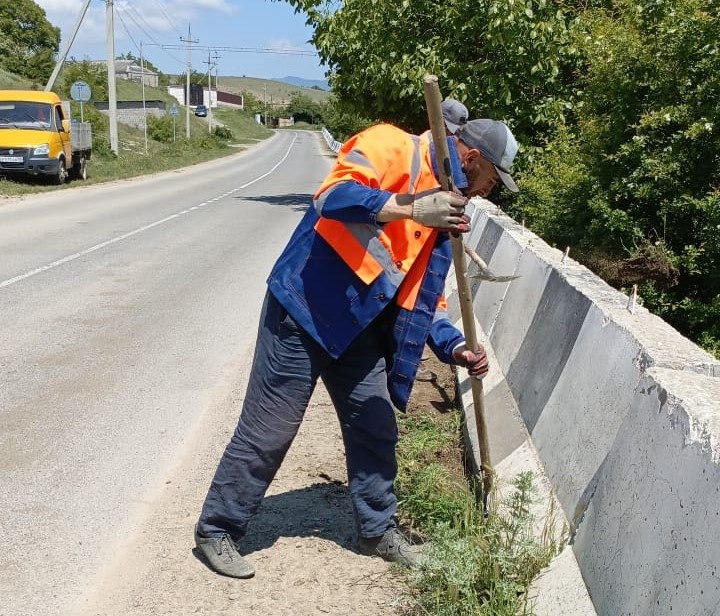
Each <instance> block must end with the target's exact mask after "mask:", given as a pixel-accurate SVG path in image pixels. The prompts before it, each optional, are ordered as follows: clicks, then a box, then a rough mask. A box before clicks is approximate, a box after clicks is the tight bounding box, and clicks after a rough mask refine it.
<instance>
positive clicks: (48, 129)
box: [0, 90, 92, 184]
mask: <svg viewBox="0 0 720 616" xmlns="http://www.w3.org/2000/svg"><path fill="white" fill-rule="evenodd" d="M91 153H92V126H91V124H90V123H89V122H75V121H74V120H72V119H71V118H70V103H69V102H67V101H65V102H63V101H61V100H60V98H59V97H58V95H57V94H55V93H54V92H38V91H35V90H0V176H3V175H11V174H13V175H15V174H18V175H19V174H22V175H35V176H38V175H39V176H45V177H47V178H49V179H50V180H52V181H53V182H54V183H55V184H64V183H65V181H66V180H67V179H68V176H69V175H72V177H73V178H77V179H80V180H84V179H86V178H87V161H88V159H89V158H90V155H91Z"/></svg>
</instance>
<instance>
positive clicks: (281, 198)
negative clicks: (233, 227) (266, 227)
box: [235, 193, 313, 212]
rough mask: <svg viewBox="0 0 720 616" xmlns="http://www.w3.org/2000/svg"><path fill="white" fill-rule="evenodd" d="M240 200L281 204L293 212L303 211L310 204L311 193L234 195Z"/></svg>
mask: <svg viewBox="0 0 720 616" xmlns="http://www.w3.org/2000/svg"><path fill="white" fill-rule="evenodd" d="M235 198H236V199H240V200H242V201H257V202H260V203H268V204H269V205H281V206H283V207H289V208H292V210H293V211H294V212H304V211H305V210H307V209H308V208H309V207H311V206H312V198H313V196H312V195H309V194H303V193H290V194H288V195H257V196H256V197H246V196H242V197H235Z"/></svg>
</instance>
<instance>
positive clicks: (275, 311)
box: [195, 120, 517, 578]
mask: <svg viewBox="0 0 720 616" xmlns="http://www.w3.org/2000/svg"><path fill="white" fill-rule="evenodd" d="M448 146H449V148H450V157H451V164H452V167H453V175H454V180H455V184H456V186H457V187H458V189H460V190H461V191H462V193H463V195H460V194H457V193H452V192H442V191H439V190H438V187H439V182H438V179H437V172H436V169H437V161H436V159H435V154H434V146H433V145H432V143H431V142H430V140H428V139H422V138H420V137H416V136H413V135H410V134H408V133H406V132H404V131H402V130H400V129H398V128H395V127H394V126H390V125H388V124H380V125H377V126H373V127H371V128H369V129H367V130H365V131H363V132H361V133H359V134H357V135H355V136H354V137H352V138H351V139H350V140H349V141H347V143H345V144H344V145H343V147H342V149H341V150H340V152H339V154H338V157H337V161H336V163H335V166H334V168H333V169H332V170H331V172H330V174H329V175H328V176H327V178H326V179H325V181H324V182H323V184H322V185H321V186H320V188H319V189H318V191H317V193H316V194H315V197H314V208H310V209H309V210H308V211H307V212H306V214H305V216H304V217H303V219H302V221H301V222H300V224H299V225H298V227H297V229H296V230H295V233H294V234H293V236H292V238H291V239H290V242H289V243H288V245H287V247H286V248H285V250H284V252H283V253H282V255H281V256H280V258H279V259H278V261H277V263H276V264H275V267H274V268H273V270H272V272H271V273H270V276H269V278H268V287H269V289H268V293H267V295H266V298H265V304H264V306H263V311H262V315H261V317H260V328H259V332H258V339H257V345H256V349H255V358H254V361H253V368H252V373H251V375H250V379H249V382H248V387H247V393H246V396H245V401H244V403H243V410H242V414H241V415H240V420H239V422H238V426H237V428H236V430H235V433H234V434H233V436H232V439H231V440H230V443H229V444H228V446H227V448H226V450H225V453H224V455H223V457H222V459H221V460H220V464H219V465H218V468H217V471H216V473H215V477H214V479H213V481H212V484H211V486H210V489H209V491H208V495H207V497H206V499H205V503H204V505H203V509H202V513H201V515H200V519H199V521H198V524H197V526H196V530H195V542H196V545H197V547H198V549H199V550H200V551H201V552H202V553H203V554H204V556H205V557H206V559H207V561H208V563H209V565H210V567H212V568H213V569H214V570H215V571H217V572H218V573H221V574H224V575H228V576H232V577H239V578H245V577H251V576H252V575H253V574H254V569H253V567H252V565H251V564H250V563H249V562H248V561H246V560H245V559H244V558H243V557H242V556H241V555H240V553H239V552H238V549H237V542H238V541H239V540H240V539H241V538H242V536H243V535H244V533H245V531H246V528H247V524H248V521H249V520H250V518H251V517H252V515H253V514H254V513H255V511H256V510H257V508H258V506H259V505H260V502H261V501H262V499H263V496H264V494H265V491H266V490H267V488H268V486H269V484H270V482H271V481H272V479H273V477H274V476H275V473H276V471H277V470H278V468H279V467H280V464H281V462H282V460H283V458H284V456H285V454H286V452H287V450H288V448H289V447H290V444H291V443H292V440H293V438H294V437H295V435H296V433H297V430H298V428H299V426H300V422H301V421H302V418H303V414H304V412H305V410H306V408H307V405H308V402H309V400H310V396H311V395H312V392H313V390H314V387H315V384H316V382H317V379H318V378H322V380H323V382H324V384H325V387H326V388H327V390H328V392H329V394H330V397H331V399H332V401H333V404H334V406H335V409H336V412H337V414H338V418H339V420H340V424H341V429H342V436H343V440H344V443H345V452H346V463H347V472H348V484H349V489H350V495H351V499H352V504H353V509H354V513H355V518H356V522H357V527H358V533H359V537H360V539H359V549H360V551H361V552H362V553H364V554H368V555H377V556H380V557H382V558H385V559H386V560H390V561H395V562H400V563H402V564H405V565H413V564H416V563H417V560H418V558H419V555H420V553H419V550H418V548H417V547H416V546H411V545H410V544H409V542H408V541H407V540H406V539H405V537H403V535H402V534H401V533H400V532H399V530H398V529H397V527H396V525H395V522H394V514H395V509H396V499H395V494H394V492H393V482H394V480H395V475H396V473H397V463H396V460H395V445H396V442H397V425H396V422H395V414H394V408H393V405H394V406H395V407H397V408H398V409H400V410H404V409H405V406H406V404H407V400H408V398H409V396H410V390H411V388H412V384H413V380H414V377H415V373H416V371H417V368H418V363H419V361H420V358H421V355H422V351H423V348H424V346H425V343H426V341H427V343H428V344H429V345H430V347H431V348H432V350H433V351H434V352H435V354H436V355H437V356H438V357H439V358H440V359H441V360H442V361H444V362H446V363H451V364H456V365H460V366H464V367H467V368H468V370H469V372H470V374H471V375H474V376H477V377H479V378H481V377H483V376H484V375H485V374H486V373H487V371H488V362H487V357H486V355H485V350H484V349H483V348H482V347H480V348H478V349H467V348H466V346H465V340H464V338H463V335H462V334H461V333H460V332H459V331H458V330H457V329H456V328H455V327H454V326H453V325H452V324H451V323H450V322H449V321H448V320H447V318H446V315H445V311H444V309H445V302H444V299H443V298H442V293H443V288H444V284H445V277H446V275H447V272H448V268H449V267H450V263H451V259H452V256H451V248H450V238H449V234H448V232H449V231H450V232H460V233H464V232H467V231H468V230H469V219H468V217H467V216H466V215H465V214H464V208H465V204H466V203H467V197H472V196H486V195H488V194H489V193H490V191H491V190H492V188H493V187H494V186H495V184H496V183H497V182H498V181H502V182H503V183H504V184H505V185H506V186H507V187H508V188H510V189H511V190H517V187H516V186H515V183H514V182H513V181H512V178H511V177H510V175H509V171H510V167H511V165H512V161H513V158H514V157H515V153H516V152H517V143H516V142H515V139H514V138H513V136H512V133H511V132H510V130H509V129H508V128H507V126H505V124H503V123H501V122H495V121H493V120H473V121H471V122H468V123H467V124H465V125H464V126H463V127H462V128H461V129H460V130H459V131H458V134H457V135H456V136H450V137H448Z"/></svg>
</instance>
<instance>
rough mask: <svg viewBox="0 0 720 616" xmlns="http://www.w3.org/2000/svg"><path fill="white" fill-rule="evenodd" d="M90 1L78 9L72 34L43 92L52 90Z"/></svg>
mask: <svg viewBox="0 0 720 616" xmlns="http://www.w3.org/2000/svg"><path fill="white" fill-rule="evenodd" d="M90 2H91V0H85V4H83V7H82V9H80V15H78V18H77V21H76V22H75V27H74V28H73V31H72V34H71V35H70V40H69V42H68V44H67V45H66V46H65V49H64V50H63V52H62V53H61V54H60V55H59V56H58V59H57V62H56V63H55V68H54V69H53V72H52V75H50V79H48V82H47V84H46V85H45V92H49V91H50V90H52V87H53V85H54V84H55V80H56V79H57V76H58V74H59V73H60V69H61V68H62V65H63V64H64V63H65V58H67V55H68V53H69V52H70V48H71V47H72V44H73V43H74V42H75V37H76V36H77V33H78V30H79V29H80V24H82V21H83V18H84V17H85V13H87V10H88V7H89V6H90Z"/></svg>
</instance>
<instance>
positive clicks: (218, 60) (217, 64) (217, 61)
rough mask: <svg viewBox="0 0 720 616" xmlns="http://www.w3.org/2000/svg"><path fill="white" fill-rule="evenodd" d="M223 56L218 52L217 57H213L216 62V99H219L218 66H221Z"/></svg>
mask: <svg viewBox="0 0 720 616" xmlns="http://www.w3.org/2000/svg"><path fill="white" fill-rule="evenodd" d="M221 57H222V56H221V55H220V54H219V53H218V52H217V51H216V52H215V55H214V56H213V60H215V97H216V98H217V93H218V66H219V65H220V58H221Z"/></svg>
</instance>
